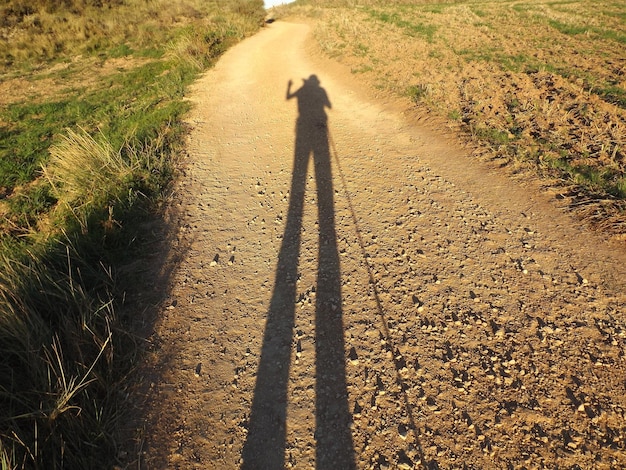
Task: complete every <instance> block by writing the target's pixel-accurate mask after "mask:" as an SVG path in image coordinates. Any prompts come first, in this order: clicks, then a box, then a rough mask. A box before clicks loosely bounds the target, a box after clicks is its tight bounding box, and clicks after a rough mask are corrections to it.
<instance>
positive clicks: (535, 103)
mask: <svg viewBox="0 0 626 470" xmlns="http://www.w3.org/2000/svg"><path fill="white" fill-rule="evenodd" d="M287 11H288V12H289V13H290V14H298V15H307V16H310V17H315V18H316V19H317V20H318V22H317V28H316V31H315V34H316V36H317V39H318V41H319V43H320V44H321V46H322V48H323V49H324V51H325V52H326V53H327V54H328V55H330V56H332V57H335V58H337V59H338V60H340V61H342V62H344V63H345V64H347V65H349V66H350V67H351V70H352V72H353V73H354V74H355V75H358V76H359V77H360V78H361V79H364V80H367V81H369V82H370V83H371V84H372V85H373V86H376V87H378V88H380V89H384V90H387V91H390V92H392V93H396V94H401V95H405V96H408V97H410V98H411V99H412V100H413V101H414V102H415V103H416V104H417V106H418V107H420V108H421V109H424V110H427V111H428V112H429V113H431V114H432V113H435V114H437V115H438V116H440V117H441V118H443V119H446V120H447V121H448V122H449V123H450V124H451V125H454V126H455V127H460V128H461V129H462V130H464V131H465V132H466V133H467V134H468V135H469V136H471V137H472V138H473V139H474V142H475V143H476V144H477V145H478V146H479V153H480V154H481V155H482V156H484V157H487V158H492V159H500V161H501V162H502V163H506V164H507V166H508V167H509V168H513V169H515V170H521V169H529V168H531V169H533V170H534V171H537V172H538V173H540V174H541V175H543V176H544V177H546V182H547V184H551V185H553V186H554V187H555V188H556V191H557V192H558V193H561V195H562V196H565V197H569V198H571V203H572V206H573V207H576V210H577V211H578V213H579V214H580V215H581V216H582V217H586V218H587V219H588V220H590V221H591V222H592V223H596V224H599V225H601V226H603V227H604V228H606V229H608V230H610V231H614V232H622V233H624V232H626V221H625V217H624V215H625V212H624V210H625V207H626V204H625V202H624V201H625V199H626V176H625V173H624V170H625V169H626V57H625V56H624V49H625V48H626V12H625V11H624V6H623V4H622V3H620V2H617V1H615V0H599V1H595V2H586V1H582V0H573V1H567V2H554V1H545V0H528V1H526V2H517V1H516V2H512V1H486V2H485V1H480V2H478V1H471V0H468V1H454V2H453V1H449V2H439V3H434V2H427V1H420V0H414V1H408V0H407V1H401V0H390V1H387V0H385V1H381V0H320V1H317V0H316V1H313V0H311V1H309V0H298V2H296V5H295V6H293V7H290V8H289V10H286V9H285V8H284V9H283V10H282V14H283V15H284V14H285V13H287ZM381 38H384V40H381Z"/></svg>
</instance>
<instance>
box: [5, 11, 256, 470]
mask: <svg viewBox="0 0 626 470" xmlns="http://www.w3.org/2000/svg"><path fill="white" fill-rule="evenodd" d="M264 15H265V12H264V9H263V2H262V1H261V0H225V1H219V2H211V1H209V2H206V1H200V0H181V1H177V2H170V1H166V0H151V1H148V2H146V1H143V0H64V1H62V2H58V1H53V0H35V1H33V0H28V1H26V0H8V1H6V2H3V4H2V5H0V466H1V467H0V468H2V470H5V469H15V468H41V469H44V468H46V469H48V468H76V469H78V468H80V469H85V468H112V467H113V465H115V464H116V463H120V462H119V461H118V459H121V458H122V457H120V455H121V454H120V452H121V449H122V447H123V442H121V439H122V438H123V437H122V435H123V433H122V431H121V422H122V421H123V417H124V413H125V408H124V402H125V399H126V393H127V388H128V376H129V374H131V372H132V369H133V367H134V365H135V364H136V360H137V355H138V351H139V350H140V349H141V348H140V342H141V341H140V339H139V338H138V337H137V335H136V325H137V324H138V323H141V321H142V318H138V317H140V316H141V315H137V314H140V313H141V312H137V310H138V306H137V305H134V308H133V309H129V308H127V307H125V305H124V299H125V298H127V297H132V296H133V289H132V286H133V285H137V283H138V280H139V279H140V276H141V273H140V272H137V270H138V266H140V265H141V263H138V262H137V261H138V260H140V259H141V258H142V257H148V256H149V255H152V254H153V253H151V251H150V250H151V249H150V247H152V249H154V246H157V245H156V242H157V240H156V239H155V237H154V235H153V234H152V233H151V232H152V228H153V227H154V226H155V223H154V220H155V214H158V212H159V209H160V206H161V204H162V203H163V201H164V200H165V198H166V197H167V191H168V185H169V183H170V182H171V180H172V178H173V176H174V173H175V168H176V166H175V165H176V155H177V154H178V153H179V152H180V149H181V143H182V139H183V136H184V134H185V128H184V126H183V124H182V121H181V118H182V116H183V114H184V113H185V112H186V111H187V109H188V107H189V104H188V103H187V102H185V101H184V99H183V98H184V93H185V89H186V87H187V86H188V85H189V84H190V83H191V82H192V81H193V80H194V78H195V77H196V76H197V75H198V74H199V73H200V72H202V71H203V70H205V69H206V68H207V67H209V66H210V65H211V64H212V63H214V61H215V60H216V59H217V57H219V56H220V55H221V54H222V53H223V52H224V51H225V50H226V49H227V48H228V47H229V46H230V45H232V44H234V43H235V42H237V41H239V40H241V39H242V38H244V37H246V36H248V35H251V34H253V33H254V32H256V31H257V30H258V29H259V27H260V26H261V25H262V23H263V19H264ZM143 307H144V308H147V307H148V306H147V305H144V306H143ZM131 310H133V312H132V313H134V314H135V315H133V314H131Z"/></svg>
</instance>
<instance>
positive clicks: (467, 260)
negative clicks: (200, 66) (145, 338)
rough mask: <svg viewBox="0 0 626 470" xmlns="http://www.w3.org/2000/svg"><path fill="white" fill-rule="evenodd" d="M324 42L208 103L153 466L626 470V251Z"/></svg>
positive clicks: (254, 59) (161, 383)
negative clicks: (358, 72) (426, 124)
mask: <svg viewBox="0 0 626 470" xmlns="http://www.w3.org/2000/svg"><path fill="white" fill-rule="evenodd" d="M308 33H309V28H308V27H307V26H304V25H297V24H289V23H281V22H277V23H274V24H272V25H271V26H269V27H268V28H266V29H265V30H264V31H262V32H261V33H260V34H258V35H257V36H255V37H253V38H251V39H249V40H247V41H245V42H244V43H242V44H241V45H239V46H237V47H236V48H234V49H232V50H231V51H229V52H228V53H227V54H226V55H225V56H224V57H223V59H222V60H221V61H220V62H219V63H218V65H217V66H216V67H215V69H214V70H212V71H211V72H209V73H208V74H207V75H206V76H205V77H204V78H203V79H202V80H201V81H200V82H199V83H198V84H197V87H196V90H195V93H194V97H193V101H194V102H195V103H196V104H197V106H196V109H195V111H194V112H193V114H192V121H191V123H192V125H193V126H194V130H193V133H192V135H191V139H190V144H189V145H190V147H189V150H190V155H189V159H188V162H187V166H186V172H185V175H184V177H183V178H182V179H181V182H180V185H179V188H178V192H177V201H178V204H179V207H178V209H179V211H180V213H181V219H180V231H179V235H178V237H179V242H180V250H181V253H183V255H184V256H183V259H182V261H181V263H180V265H179V266H178V268H177V270H176V272H175V274H174V277H173V283H172V287H171V292H170V293H169V299H168V301H167V302H166V303H165V304H164V305H163V314H162V318H161V320H160V323H159V325H158V327H157V334H156V335H155V338H154V344H155V352H154V362H155V368H156V370H157V371H158V373H159V374H160V379H159V380H155V382H154V383H153V384H152V399H153V401H152V403H153V405H152V409H151V415H150V416H149V419H148V423H149V426H148V428H147V434H146V446H145V449H144V450H145V463H146V465H145V467H146V468H180V469H190V468H201V469H206V468H217V469H234V468H244V469H256V468H258V469H279V468H298V469H310V468H318V469H350V468H359V469H366V468H374V469H378V468H381V469H384V468H544V467H546V468H556V467H558V468H623V467H624V466H626V424H625V423H626V421H625V410H626V364H625V359H624V347H625V341H626V325H625V319H624V307H625V305H626V295H625V294H624V292H625V291H624V283H623V281H624V279H626V276H625V274H626V268H625V266H626V264H625V263H624V261H625V259H626V258H625V256H624V249H623V247H616V246H612V245H610V244H609V243H608V242H606V241H604V240H602V239H601V238H600V237H599V236H598V235H594V234H593V233H590V232H588V231H586V230H585V229H584V228H582V227H579V226H577V224H576V223H575V222H574V221H573V220H571V219H570V218H569V217H568V216H567V215H564V214H563V213H562V212H561V211H560V210H558V208H556V207H555V205H554V203H552V202H549V201H548V196H547V195H546V194H545V193H541V192H540V191H539V189H538V186H537V185H535V184H533V183H530V182H523V181H513V180H511V179H507V178H506V177H504V176H501V175H499V174H497V173H496V172H494V171H492V170H490V169H489V168H486V167H484V166H481V165H479V164H478V163H476V162H474V161H472V160H471V158H470V157H468V156H466V153H465V152H464V151H463V150H462V149H460V147H459V146H457V145H456V144H455V143H454V142H453V141H452V140H450V139H448V138H444V137H442V135H438V134H437V133H436V132H433V131H428V130H424V129H423V127H422V126H420V125H419V124H417V123H415V122H411V120H410V119H409V118H407V117H404V116H403V114H402V104H401V103H393V102H391V101H388V102H386V103H383V102H381V101H380V100H376V99H373V98H372V97H371V96H369V95H368V93H367V91H366V90H364V89H361V88H359V86H358V85H357V84H355V83H351V80H352V77H351V75H350V73H349V72H346V71H345V70H343V69H342V68H341V67H340V66H338V65H335V64H333V63H331V62H329V61H325V60H323V59H321V58H319V57H318V56H317V55H316V53H315V51H314V48H313V45H312V43H310V42H309V40H308V39H307V34H308ZM303 78H304V79H306V81H303V80H302V79H303ZM316 78H317V80H316ZM289 80H293V85H292V86H291V88H290V89H289V91H288V82H289ZM318 80H319V82H318ZM288 93H289V94H288ZM286 97H289V98H290V99H286ZM299 110H300V117H299V115H298V112H299ZM294 157H295V158H294ZM182 247H185V250H186V251H184V252H183V251H182V250H183V248H182ZM576 465H578V467H577V466H576Z"/></svg>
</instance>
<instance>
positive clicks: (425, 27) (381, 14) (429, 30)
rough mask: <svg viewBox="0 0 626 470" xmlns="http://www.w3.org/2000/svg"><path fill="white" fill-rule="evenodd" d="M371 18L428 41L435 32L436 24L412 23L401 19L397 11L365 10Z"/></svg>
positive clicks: (431, 40) (431, 39) (432, 37)
mask: <svg viewBox="0 0 626 470" xmlns="http://www.w3.org/2000/svg"><path fill="white" fill-rule="evenodd" d="M366 11H367V13H368V14H369V15H370V17H371V18H373V19H375V20H377V21H382V22H383V23H389V24H392V25H394V26H397V27H398V28H401V29H403V30H404V32H405V33H406V34H407V35H409V36H415V37H423V38H424V39H426V40H427V41H428V42H433V39H434V36H435V33H436V32H437V29H438V28H437V26H436V25H432V24H425V23H413V22H411V21H407V20H405V19H403V17H402V15H400V14H398V13H388V12H385V11H378V10H370V9H368V10H366Z"/></svg>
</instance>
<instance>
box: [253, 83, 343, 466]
mask: <svg viewBox="0 0 626 470" xmlns="http://www.w3.org/2000/svg"><path fill="white" fill-rule="evenodd" d="M292 86H293V84H292V82H291V80H290V81H289V84H288V87H287V100H290V99H292V98H296V99H297V103H298V119H297V122H296V137H295V152H294V163H293V174H292V180H291V192H290V199H289V209H288V213H287V220H286V225H285V232H284V235H283V239H282V244H281V248H280V252H279V255H278V262H277V269H276V280H275V283H274V290H273V293H272V298H271V301H270V306H269V310H268V312H267V321H266V326H265V333H264V338H263V346H262V349H261V359H260V363H259V368H258V373H257V379H256V385H255V390H254V397H253V401H252V408H251V411H250V417H249V422H248V435H247V439H246V442H245V444H244V448H243V455H242V457H243V464H242V467H241V468H242V470H251V469H263V470H273V469H282V468H284V467H285V447H286V442H285V441H286V429H287V428H286V421H287V402H288V396H287V389H288V380H289V371H290V361H291V352H292V347H293V343H294V341H293V329H294V322H295V318H294V316H295V306H296V280H297V275H298V263H299V255H300V244H301V239H300V238H301V232H302V230H301V229H302V215H303V208H304V196H305V187H306V176H307V168H308V166H309V161H310V160H311V159H312V160H313V164H314V169H315V182H316V187H317V211H318V223H319V240H318V267H317V287H316V302H315V367H316V386H315V397H316V398H315V410H316V411H315V439H316V454H315V467H316V469H318V470H330V469H333V470H335V469H342V470H343V469H346V470H350V469H353V468H355V462H354V447H353V443H352V434H351V432H350V427H351V422H352V416H351V414H350V411H349V407H348V390H347V385H346V370H345V347H344V336H343V312H342V297H341V278H340V276H341V271H340V265H339V254H338V250H337V235H336V230H335V211H334V189H333V175H332V169H331V161H330V147H329V135H328V117H327V115H326V108H329V109H330V108H331V103H330V100H329V99H328V95H327V93H326V91H325V90H324V89H323V88H322V87H320V82H319V80H318V78H317V77H316V76H315V75H311V76H310V77H309V78H308V79H305V80H303V85H302V86H301V87H300V88H299V89H298V90H296V91H294V92H292Z"/></svg>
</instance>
